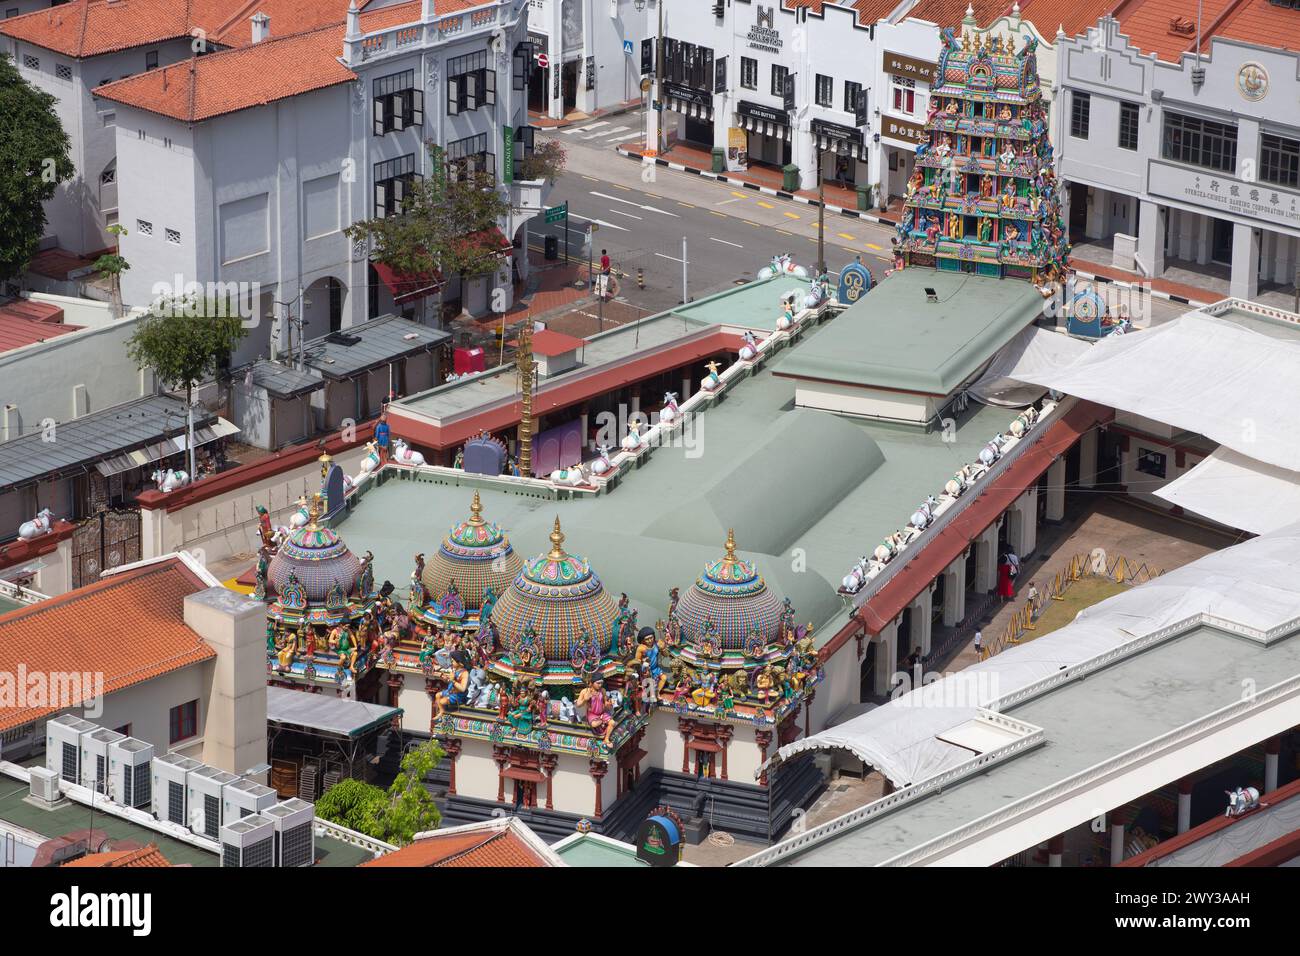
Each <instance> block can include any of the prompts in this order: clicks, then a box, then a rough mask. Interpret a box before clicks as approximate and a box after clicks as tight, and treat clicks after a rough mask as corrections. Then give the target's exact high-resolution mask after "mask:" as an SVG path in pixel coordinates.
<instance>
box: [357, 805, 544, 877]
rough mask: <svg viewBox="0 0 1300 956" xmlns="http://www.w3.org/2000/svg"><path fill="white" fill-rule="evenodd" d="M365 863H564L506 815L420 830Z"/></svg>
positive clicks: (458, 865)
mask: <svg viewBox="0 0 1300 956" xmlns="http://www.w3.org/2000/svg"><path fill="white" fill-rule="evenodd" d="M361 865H362V866H380V867H387V866H414V867H424V866H429V867H435V866H436V867H448V868H455V869H467V868H471V867H500V866H511V867H519V866H527V867H544V866H563V865H564V864H563V862H562V861H560V859H559V857H557V856H556V855H555V854H554V852H552V851H551V850H550V848H549V847H547V846H546V845H545V844H544V843H542V842H541V841H540V840H539V839H538V837H537V836H536V835H535V834H533V833H532V831H530V830H528V829H527V827H525V826H524V825H523V824H521V823H519V822H518V818H516V817H505V818H504V819H497V820H491V821H486V822H484V823H471V824H468V825H466V826H460V827H452V828H450V829H448V830H446V831H445V832H444V831H438V830H435V831H433V832H431V833H423V834H417V835H416V838H415V840H414V841H413V842H412V843H408V844H407V845H406V846H404V847H402V848H401V849H400V850H395V851H394V852H392V853H388V854H385V855H384V856H381V857H379V858H377V859H374V860H370V861H368V862H366V863H363V864H361Z"/></svg>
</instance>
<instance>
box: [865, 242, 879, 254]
mask: <svg viewBox="0 0 1300 956" xmlns="http://www.w3.org/2000/svg"><path fill="white" fill-rule="evenodd" d="M867 248H868V249H874V250H875V251H876V252H880V251H881V248H882V247H881V246H878V245H876V244H875V243H874V242H868V243H867Z"/></svg>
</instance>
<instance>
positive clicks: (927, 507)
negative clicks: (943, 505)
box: [908, 495, 939, 531]
mask: <svg viewBox="0 0 1300 956" xmlns="http://www.w3.org/2000/svg"><path fill="white" fill-rule="evenodd" d="M937 507H939V502H938V500H937V499H936V498H935V497H934V495H927V496H926V499H925V500H924V501H922V502H921V507H919V508H917V509H916V510H915V511H913V512H912V517H911V518H910V519H909V521H908V524H910V525H911V526H912V527H913V528H915V529H916V530H918V531H923V530H924V529H926V528H928V527H929V526H930V522H931V521H933V520H934V509H935V508H937Z"/></svg>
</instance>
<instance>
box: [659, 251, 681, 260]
mask: <svg viewBox="0 0 1300 956" xmlns="http://www.w3.org/2000/svg"><path fill="white" fill-rule="evenodd" d="M655 255H657V256H658V257H659V258H660V259H671V260H672V261H673V262H681V261H682V260H681V259H678V258H677V257H676V256H666V255H664V254H663V253H662V252H656V253H655Z"/></svg>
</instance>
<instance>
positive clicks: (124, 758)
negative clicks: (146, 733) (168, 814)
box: [108, 737, 153, 808]
mask: <svg viewBox="0 0 1300 956" xmlns="http://www.w3.org/2000/svg"><path fill="white" fill-rule="evenodd" d="M152 763H153V744H147V743H145V742H144V741H143V740H136V739H135V738H134V737H123V738H122V739H121V740H115V741H114V742H113V743H111V744H109V745H108V779H109V787H108V792H109V795H110V796H111V797H112V798H113V802H114V803H119V804H121V805H122V806H124V807H145V808H148V807H150V806H152V805H153V799H152V796H151V795H152V793H153V787H152V783H153V780H152V775H153V768H152V766H151V764H152Z"/></svg>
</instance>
